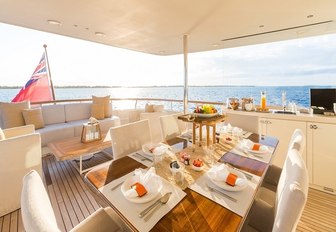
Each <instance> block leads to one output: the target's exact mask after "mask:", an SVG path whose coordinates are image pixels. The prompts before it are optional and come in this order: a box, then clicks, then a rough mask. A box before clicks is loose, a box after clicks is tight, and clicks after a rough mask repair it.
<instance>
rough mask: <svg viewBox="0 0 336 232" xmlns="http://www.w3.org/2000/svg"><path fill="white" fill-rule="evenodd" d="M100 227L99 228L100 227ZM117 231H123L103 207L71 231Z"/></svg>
mask: <svg viewBox="0 0 336 232" xmlns="http://www.w3.org/2000/svg"><path fill="white" fill-rule="evenodd" d="M98 228H99V229H98ZM75 231H76V232H92V231H99V232H105V231H106V232H117V231H123V230H122V228H121V227H120V226H119V225H118V223H116V222H115V221H114V220H113V218H112V217H110V215H109V214H108V213H107V212H106V211H105V210H104V209H102V208H100V209H98V210H97V211H96V212H94V213H93V214H91V215H90V216H89V217H88V218H86V219H85V220H84V221H82V222H81V223H80V224H78V225H77V226H76V227H74V228H73V229H72V230H71V231H70V232H75Z"/></svg>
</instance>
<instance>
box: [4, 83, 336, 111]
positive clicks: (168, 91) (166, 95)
mask: <svg viewBox="0 0 336 232" xmlns="http://www.w3.org/2000/svg"><path fill="white" fill-rule="evenodd" d="M311 88H335V86H279V87H275V86H197V87H195V86H191V87H189V91H188V99H189V100H199V101H213V102H223V103H224V102H226V99H227V98H229V97H237V98H244V97H252V98H253V99H254V100H255V104H260V93H261V91H266V94H267V104H268V105H273V106H281V105H282V102H281V93H282V92H286V100H287V104H288V103H289V102H294V103H296V104H297V105H298V106H300V107H309V106H310V89H311ZM18 92H19V89H0V101H1V102H10V101H11V100H12V99H13V98H14V97H15V95H16V94H17V93H18ZM55 95H56V99H57V100H64V99H81V98H91V96H92V95H96V96H104V95H110V96H111V97H112V98H163V99H176V100H182V99H183V87H142V88H141V87H129V88H123V87H115V88H56V89H55ZM132 104H133V105H134V103H132ZM142 104H143V103H140V105H142ZM174 104H176V107H177V108H179V109H180V108H181V107H182V106H181V103H174ZM138 106H139V105H138Z"/></svg>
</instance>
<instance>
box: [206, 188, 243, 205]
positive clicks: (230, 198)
mask: <svg viewBox="0 0 336 232" xmlns="http://www.w3.org/2000/svg"><path fill="white" fill-rule="evenodd" d="M207 186H208V188H209V189H210V191H212V192H216V193H218V194H220V195H222V196H223V197H226V198H227V199H229V200H231V201H233V202H237V199H236V198H234V197H231V196H229V195H227V194H226V193H223V192H222V191H219V190H218V189H215V188H213V187H211V186H209V185H208V184H207Z"/></svg>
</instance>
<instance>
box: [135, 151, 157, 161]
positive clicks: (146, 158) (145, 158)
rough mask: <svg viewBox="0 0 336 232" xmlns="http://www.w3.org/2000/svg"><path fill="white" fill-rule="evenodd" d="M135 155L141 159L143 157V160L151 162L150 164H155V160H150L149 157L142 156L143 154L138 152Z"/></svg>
mask: <svg viewBox="0 0 336 232" xmlns="http://www.w3.org/2000/svg"><path fill="white" fill-rule="evenodd" d="M135 154H136V155H138V156H139V158H140V157H141V158H142V159H144V160H148V161H150V162H153V160H151V159H150V158H148V157H146V156H143V155H141V154H140V153H138V152H136V153H135Z"/></svg>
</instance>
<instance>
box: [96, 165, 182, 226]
mask: <svg viewBox="0 0 336 232" xmlns="http://www.w3.org/2000/svg"><path fill="white" fill-rule="evenodd" d="M99 191H100V192H101V193H102V194H103V195H104V196H105V197H106V198H107V199H108V200H109V201H110V202H111V204H112V205H114V206H115V207H116V208H117V209H118V211H120V212H121V213H122V214H123V215H124V217H125V218H126V219H127V220H128V221H129V222H131V224H132V225H133V226H134V227H135V228H136V229H137V230H138V231H149V230H150V229H151V228H153V227H154V226H155V224H156V223H157V222H158V221H159V220H160V219H161V218H162V217H163V216H164V215H166V214H167V213H168V212H169V211H170V210H171V209H173V208H174V207H175V205H177V204H178V203H179V202H180V201H181V200H182V199H183V198H184V197H185V196H186V193H185V192H183V191H182V190H181V189H180V188H179V187H178V186H175V185H173V184H171V183H170V182H169V181H167V180H165V179H164V178H162V177H160V176H158V175H157V174H156V170H155V168H154V167H151V168H149V169H135V170H134V171H133V172H131V173H128V174H126V175H125V176H123V177H121V178H119V179H116V180H114V181H112V182H110V183H109V184H107V185H105V186H103V187H101V188H99Z"/></svg>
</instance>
